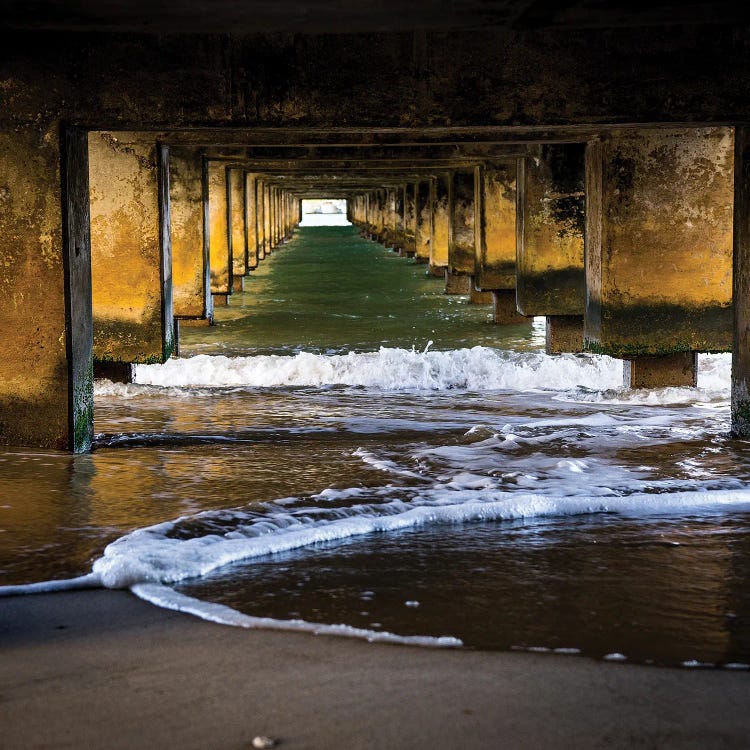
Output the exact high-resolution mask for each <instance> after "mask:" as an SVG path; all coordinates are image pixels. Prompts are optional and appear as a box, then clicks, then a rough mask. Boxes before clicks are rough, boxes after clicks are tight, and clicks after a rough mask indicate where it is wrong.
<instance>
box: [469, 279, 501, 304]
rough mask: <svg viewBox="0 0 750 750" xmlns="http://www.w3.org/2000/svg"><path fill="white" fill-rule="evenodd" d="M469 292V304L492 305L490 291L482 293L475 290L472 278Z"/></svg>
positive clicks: (492, 298) (492, 299) (492, 300)
mask: <svg viewBox="0 0 750 750" xmlns="http://www.w3.org/2000/svg"><path fill="white" fill-rule="evenodd" d="M470 283H471V291H470V292H469V302H470V303H471V304H472V305H492V304H494V301H495V299H494V297H493V296H492V292H491V291H487V292H484V291H482V290H480V289H477V287H476V284H475V281H474V277H473V276H472V277H471V282H470Z"/></svg>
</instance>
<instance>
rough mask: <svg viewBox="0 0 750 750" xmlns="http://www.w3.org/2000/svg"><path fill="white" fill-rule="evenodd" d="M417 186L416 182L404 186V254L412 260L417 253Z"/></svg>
mask: <svg viewBox="0 0 750 750" xmlns="http://www.w3.org/2000/svg"><path fill="white" fill-rule="evenodd" d="M416 191H417V186H416V184H415V183H414V182H407V183H406V185H404V234H403V237H404V240H403V241H404V252H405V253H406V255H407V256H408V257H410V258H412V257H414V255H415V254H416V252H417V238H416V235H417V196H416Z"/></svg>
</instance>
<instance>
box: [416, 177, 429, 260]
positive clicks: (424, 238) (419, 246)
mask: <svg viewBox="0 0 750 750" xmlns="http://www.w3.org/2000/svg"><path fill="white" fill-rule="evenodd" d="M430 195H431V193H430V180H429V179H427V180H420V181H419V182H418V183H417V185H416V190H415V193H414V203H415V205H414V213H415V226H414V252H415V258H416V261H417V263H429V262H430V245H431V244H432V201H431V199H430Z"/></svg>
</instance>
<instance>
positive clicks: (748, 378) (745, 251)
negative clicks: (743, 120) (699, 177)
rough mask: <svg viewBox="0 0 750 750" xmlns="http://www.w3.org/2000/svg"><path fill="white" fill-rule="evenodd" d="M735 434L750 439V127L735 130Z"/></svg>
mask: <svg viewBox="0 0 750 750" xmlns="http://www.w3.org/2000/svg"><path fill="white" fill-rule="evenodd" d="M733 245H734V253H733V256H734V268H733V300H734V304H733V308H734V337H733V344H732V434H733V435H734V436H735V437H740V438H747V437H750V128H748V127H737V128H735V130H734V243H733Z"/></svg>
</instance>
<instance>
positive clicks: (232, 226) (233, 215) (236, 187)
mask: <svg viewBox="0 0 750 750" xmlns="http://www.w3.org/2000/svg"><path fill="white" fill-rule="evenodd" d="M227 200H228V205H227V211H228V221H229V240H230V245H231V247H230V253H231V255H232V276H233V277H236V278H238V279H242V277H243V276H244V275H245V274H246V273H247V271H248V267H247V266H248V263H247V244H246V240H245V172H244V170H242V169H240V168H238V167H231V168H230V169H228V170H227ZM237 286H238V284H235V283H233V287H232V288H233V289H234V291H241V290H238V289H237Z"/></svg>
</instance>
